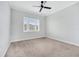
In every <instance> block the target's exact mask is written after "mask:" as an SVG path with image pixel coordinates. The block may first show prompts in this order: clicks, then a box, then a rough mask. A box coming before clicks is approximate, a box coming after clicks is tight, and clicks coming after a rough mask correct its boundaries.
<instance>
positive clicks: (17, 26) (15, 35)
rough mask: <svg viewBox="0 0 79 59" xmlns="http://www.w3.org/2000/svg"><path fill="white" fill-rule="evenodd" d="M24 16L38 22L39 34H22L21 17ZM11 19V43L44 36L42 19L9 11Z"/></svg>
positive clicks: (16, 11)
mask: <svg viewBox="0 0 79 59" xmlns="http://www.w3.org/2000/svg"><path fill="white" fill-rule="evenodd" d="M25 16H26V17H32V18H37V19H39V20H40V31H39V32H23V17H25ZM11 17H12V18H11V41H19V40H27V39H33V38H39V37H44V36H45V19H44V17H42V16H39V15H35V14H31V13H28V12H23V11H19V10H15V9H12V10H11Z"/></svg>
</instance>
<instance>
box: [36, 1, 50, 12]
mask: <svg viewBox="0 0 79 59" xmlns="http://www.w3.org/2000/svg"><path fill="white" fill-rule="evenodd" d="M46 2H47V1H41V5H40V6H35V7H40V10H39V12H41V11H42V9H43V8H44V9H51V7H47V6H45V3H46Z"/></svg>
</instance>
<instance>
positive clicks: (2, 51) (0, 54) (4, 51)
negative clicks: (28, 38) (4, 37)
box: [0, 42, 10, 57]
mask: <svg viewBox="0 0 79 59" xmlns="http://www.w3.org/2000/svg"><path fill="white" fill-rule="evenodd" d="M9 46H10V42H9V43H8V44H7V45H6V47H5V48H3V49H2V50H1V52H0V57H4V56H5V54H6V52H7V50H8V48H9Z"/></svg>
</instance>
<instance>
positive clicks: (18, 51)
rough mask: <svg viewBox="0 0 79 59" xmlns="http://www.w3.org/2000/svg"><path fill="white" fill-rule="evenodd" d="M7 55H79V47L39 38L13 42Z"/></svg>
mask: <svg viewBox="0 0 79 59" xmlns="http://www.w3.org/2000/svg"><path fill="white" fill-rule="evenodd" d="M5 57H79V47H77V46H74V45H70V44H66V43H63V42H59V41H56V40H53V39H49V38H38V39H32V40H24V41H18V42H13V43H11V45H10V47H9V49H8V51H7V53H6V55H5Z"/></svg>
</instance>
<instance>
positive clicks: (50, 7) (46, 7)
mask: <svg viewBox="0 0 79 59" xmlns="http://www.w3.org/2000/svg"><path fill="white" fill-rule="evenodd" d="M43 8H46V9H51V7H45V6H44V7H43Z"/></svg>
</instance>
